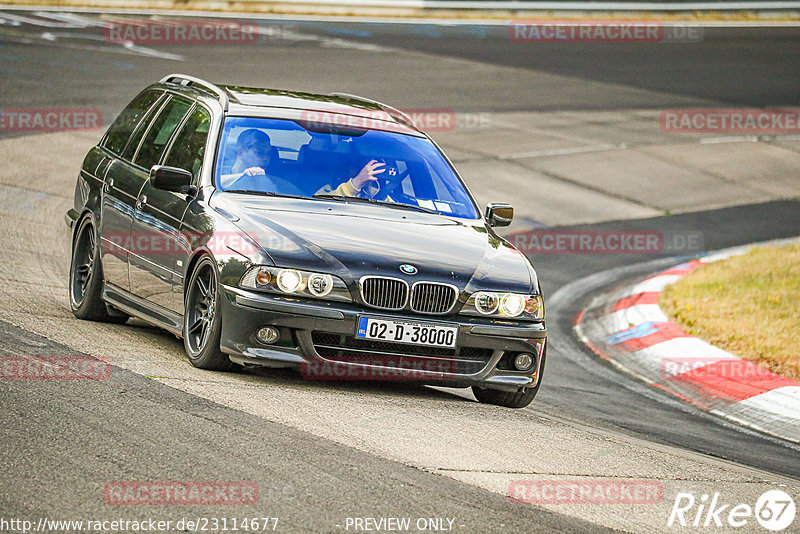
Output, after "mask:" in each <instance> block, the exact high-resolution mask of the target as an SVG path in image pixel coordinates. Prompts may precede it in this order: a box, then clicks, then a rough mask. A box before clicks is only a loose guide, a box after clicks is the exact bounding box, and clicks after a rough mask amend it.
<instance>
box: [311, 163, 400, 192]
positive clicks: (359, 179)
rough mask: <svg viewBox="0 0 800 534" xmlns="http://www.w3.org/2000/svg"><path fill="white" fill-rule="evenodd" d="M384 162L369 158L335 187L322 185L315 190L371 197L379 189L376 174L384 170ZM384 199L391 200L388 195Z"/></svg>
mask: <svg viewBox="0 0 800 534" xmlns="http://www.w3.org/2000/svg"><path fill="white" fill-rule="evenodd" d="M385 165H386V163H384V162H380V161H378V160H374V159H371V160H369V162H367V164H366V165H364V167H362V169H361V170H360V171H359V172H358V174H357V175H355V176H354V177H352V178H350V179H349V180H347V181H346V182H344V183H343V184H341V185H339V186H338V187H336V188H335V189H334V188H333V185H330V184H328V185H324V186H322V188H320V190H319V191H317V193H316V194H317V195H339V196H344V197H362V198H373V197H374V196H375V195H377V194H378V192H379V191H380V184H379V182H378V178H377V175H379V174H381V173H382V172H385V171H386V168H385V167H384V166H385ZM386 200H387V201H389V202H393V200H392V199H391V198H389V197H386Z"/></svg>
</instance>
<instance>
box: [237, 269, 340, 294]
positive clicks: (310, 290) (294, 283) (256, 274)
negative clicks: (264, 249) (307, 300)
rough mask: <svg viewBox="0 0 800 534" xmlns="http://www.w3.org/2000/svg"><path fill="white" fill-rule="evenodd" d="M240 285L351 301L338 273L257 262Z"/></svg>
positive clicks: (274, 291)
mask: <svg viewBox="0 0 800 534" xmlns="http://www.w3.org/2000/svg"><path fill="white" fill-rule="evenodd" d="M239 287H242V288H245V289H256V290H261V291H269V292H271V293H279V294H283V295H294V296H298V297H312V298H318V299H323V298H324V299H326V300H340V301H343V302H352V299H351V298H350V291H348V289H347V286H346V285H345V283H344V281H343V280H342V279H341V278H339V277H338V276H333V275H330V274H326V273H315V272H310V271H301V270H299V269H281V268H280V267H267V266H261V265H257V266H255V267H250V269H248V270H247V272H245V273H244V276H242V279H241V280H239Z"/></svg>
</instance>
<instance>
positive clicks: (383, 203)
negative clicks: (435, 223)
mask: <svg viewBox="0 0 800 534" xmlns="http://www.w3.org/2000/svg"><path fill="white" fill-rule="evenodd" d="M314 198H324V199H326V200H340V201H343V202H349V201H351V200H352V201H354V202H366V203H368V204H380V205H381V206H389V207H392V208H400V209H406V210H413V211H421V212H423V213H433V214H435V215H440V213H439V212H438V211H436V210H432V209H430V208H423V207H422V206H414V205H413V204H402V203H400V202H386V201H385V200H375V199H374V198H362V197H348V196H346V195H332V194H330V193H320V194H317V195H314Z"/></svg>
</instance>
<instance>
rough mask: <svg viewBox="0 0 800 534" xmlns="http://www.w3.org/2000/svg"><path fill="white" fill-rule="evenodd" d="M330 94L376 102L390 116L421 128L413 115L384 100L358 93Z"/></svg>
mask: <svg viewBox="0 0 800 534" xmlns="http://www.w3.org/2000/svg"><path fill="white" fill-rule="evenodd" d="M330 96H338V97H341V98H347V99H348V100H361V101H362V102H369V103H370V104H375V105H376V106H378V107H379V108H381V109H382V110H384V111H386V112H387V113H388V114H389V115H390V116H392V117H394V118H395V119H399V121H400V122H402V123H403V124H405V125H406V126H411V127H412V128H415V129H417V130H419V126H417V125H416V124H415V123H414V121H413V120H411V117H409V116H408V115H406V114H405V113H403V112H402V111H400V110H399V109H397V108H393V107H392V106H388V105H386V104H384V103H383V102H378V101H377V100H372V99H371V98H364V97H363V96H358V95H351V94H350V93H330Z"/></svg>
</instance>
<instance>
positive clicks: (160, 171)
mask: <svg viewBox="0 0 800 534" xmlns="http://www.w3.org/2000/svg"><path fill="white" fill-rule="evenodd" d="M150 182H151V183H152V184H153V187H155V188H156V189H163V190H164V191H174V192H176V193H181V194H185V195H193V194H195V193H196V192H197V188H196V187H195V186H193V185H192V173H190V172H189V171H186V170H183V169H179V168H177V167H167V166H166V165H153V168H152V169H150Z"/></svg>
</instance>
